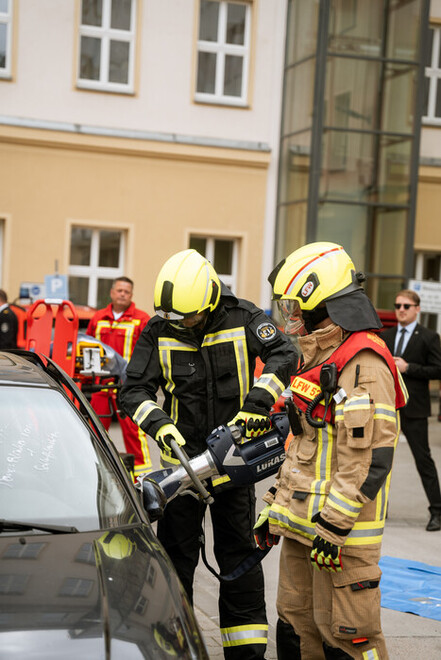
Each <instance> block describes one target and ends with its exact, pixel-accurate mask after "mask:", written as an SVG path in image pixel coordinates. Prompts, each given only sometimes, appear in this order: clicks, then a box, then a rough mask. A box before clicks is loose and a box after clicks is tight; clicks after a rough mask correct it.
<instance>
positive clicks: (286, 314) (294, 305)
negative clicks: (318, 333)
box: [277, 300, 307, 337]
mask: <svg viewBox="0 0 441 660" xmlns="http://www.w3.org/2000/svg"><path fill="white" fill-rule="evenodd" d="M277 306H278V308H279V313H280V316H281V317H282V319H283V322H284V324H285V327H284V333H285V335H296V336H298V337H302V336H303V335H306V334H307V332H306V329H305V325H304V321H303V316H302V310H301V309H300V305H299V303H298V301H297V300H278V301H277Z"/></svg>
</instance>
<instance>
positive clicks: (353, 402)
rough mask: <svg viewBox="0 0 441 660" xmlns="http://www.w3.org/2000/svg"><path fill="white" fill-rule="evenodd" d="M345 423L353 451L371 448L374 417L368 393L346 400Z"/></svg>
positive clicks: (349, 444)
mask: <svg viewBox="0 0 441 660" xmlns="http://www.w3.org/2000/svg"><path fill="white" fill-rule="evenodd" d="M343 422H344V425H345V428H346V433H347V438H348V446H349V447H351V448H352V449H366V448H367V447H370V445H371V443H372V434H373V429H374V416H373V411H372V409H371V401H370V396H369V394H368V393H367V392H363V393H361V394H353V395H352V396H351V397H350V398H349V399H346V401H345V404H344V408H343Z"/></svg>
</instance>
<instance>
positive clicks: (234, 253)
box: [189, 236, 239, 293]
mask: <svg viewBox="0 0 441 660" xmlns="http://www.w3.org/2000/svg"><path fill="white" fill-rule="evenodd" d="M189 247H190V248H193V249H194V250H197V251H198V252H199V253H200V254H202V255H203V256H204V257H206V258H207V259H208V261H209V262H210V263H211V264H213V267H214V269H215V271H216V273H217V274H218V275H219V277H220V279H221V280H222V282H223V283H224V284H225V285H226V286H227V287H228V288H229V289H231V291H232V292H233V293H235V291H236V290H237V263H238V252H239V249H238V241H236V240H231V239H224V238H208V237H205V236H191V237H190V245H189Z"/></svg>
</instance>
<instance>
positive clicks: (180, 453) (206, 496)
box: [170, 440, 214, 504]
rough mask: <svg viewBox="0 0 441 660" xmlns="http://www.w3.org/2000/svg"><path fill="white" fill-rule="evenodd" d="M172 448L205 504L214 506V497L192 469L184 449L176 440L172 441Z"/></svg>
mask: <svg viewBox="0 0 441 660" xmlns="http://www.w3.org/2000/svg"><path fill="white" fill-rule="evenodd" d="M170 446H171V448H172V450H173V453H174V455H175V456H176V458H177V459H178V460H179V462H180V463H181V465H182V467H183V468H184V470H185V471H186V472H187V474H188V476H189V477H190V479H191V480H192V482H193V484H194V487H195V488H196V490H197V491H198V492H199V493H200V495H201V496H202V499H203V500H204V502H205V504H213V502H214V499H213V498H212V496H211V495H210V493H209V492H208V490H207V489H206V488H205V486H204V484H203V483H202V481H201V480H200V479H199V477H198V476H197V474H196V473H195V471H194V470H193V468H192V467H191V465H190V461H189V458H188V456H187V454H186V452H185V451H184V450H183V449H182V447H180V446H179V445H178V443H177V442H176V440H170Z"/></svg>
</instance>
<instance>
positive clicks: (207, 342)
mask: <svg viewBox="0 0 441 660" xmlns="http://www.w3.org/2000/svg"><path fill="white" fill-rule="evenodd" d="M227 342H233V346H234V354H235V357H236V368H237V375H238V377H239V387H240V405H241V406H242V404H243V402H244V400H245V397H246V395H247V394H248V392H249V390H250V379H249V365H248V350H247V341H246V335H245V329H244V328H243V327H239V328H230V329H229V330H222V331H221V332H213V333H211V334H208V335H206V336H205V337H204V341H203V342H202V348H204V347H206V346H214V345H216V344H225V343H227Z"/></svg>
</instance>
